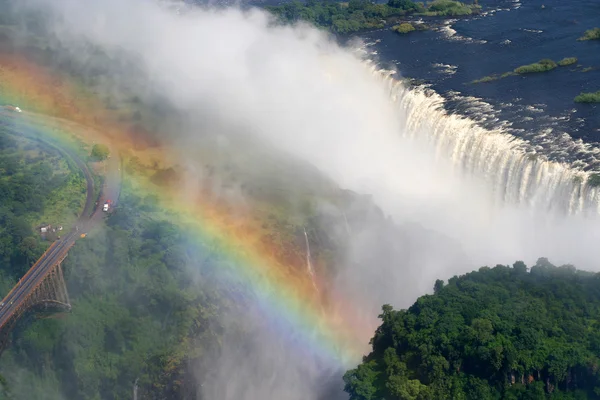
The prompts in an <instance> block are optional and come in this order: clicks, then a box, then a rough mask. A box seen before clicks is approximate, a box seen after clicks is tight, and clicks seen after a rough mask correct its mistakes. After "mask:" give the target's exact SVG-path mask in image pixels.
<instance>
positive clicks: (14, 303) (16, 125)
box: [0, 110, 121, 330]
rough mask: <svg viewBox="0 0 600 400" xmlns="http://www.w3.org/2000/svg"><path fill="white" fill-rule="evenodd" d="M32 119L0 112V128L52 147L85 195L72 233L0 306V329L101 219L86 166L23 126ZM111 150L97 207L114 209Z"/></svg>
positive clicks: (117, 181)
mask: <svg viewBox="0 0 600 400" xmlns="http://www.w3.org/2000/svg"><path fill="white" fill-rule="evenodd" d="M34 117H35V118H39V117H40V116H35V115H34V114H32V113H25V112H23V113H15V112H12V111H6V110H4V111H0V126H2V127H4V129H6V130H8V131H10V132H13V133H15V134H17V135H23V136H28V137H33V138H34V139H35V140H38V141H41V142H43V143H44V144H45V145H47V146H50V147H53V148H55V149H57V150H58V151H60V152H61V153H63V154H64V155H66V156H68V157H69V158H71V159H72V160H73V161H74V162H75V164H76V165H77V167H79V168H80V170H81V171H82V172H83V175H84V176H85V179H86V183H87V195H86V201H85V206H84V208H83V211H82V213H81V215H80V216H79V219H78V220H77V223H76V226H75V227H74V228H73V230H72V231H71V232H69V233H67V234H66V235H64V236H63V237H61V238H60V239H59V240H57V241H55V242H54V243H53V244H52V245H51V246H50V247H49V248H48V250H46V252H45V253H44V254H43V255H42V256H41V257H40V258H39V260H38V261H37V262H36V263H35V264H34V265H33V266H32V267H31V268H30V269H29V271H27V273H26V274H25V275H24V276H23V277H22V278H21V279H20V280H19V282H18V283H17V285H16V286H15V287H14V288H13V289H12V290H11V291H10V292H9V293H8V294H7V295H6V296H5V298H4V299H3V300H2V302H1V303H0V330H1V329H2V328H3V327H4V326H5V325H6V324H8V323H9V322H10V320H11V317H12V316H13V315H14V314H15V313H16V312H18V309H19V306H20V305H21V304H22V303H23V302H24V301H25V300H26V298H27V296H28V295H29V293H31V291H32V290H33V289H34V288H35V287H37V286H38V285H39V284H40V282H41V281H42V280H43V279H44V278H45V277H46V276H47V275H48V273H49V272H50V271H51V270H52V269H53V267H54V266H56V265H57V264H59V263H60V262H61V261H62V260H63V259H64V258H65V257H66V256H67V253H68V251H69V249H71V247H73V245H74V244H75V242H76V241H77V239H79V238H81V235H82V234H83V233H85V234H87V233H88V232H89V231H90V230H91V229H92V228H93V227H94V226H95V225H96V224H97V223H99V222H100V221H101V220H102V218H103V212H102V208H101V207H94V205H95V199H94V179H93V177H92V174H91V172H90V170H89V168H88V166H87V164H86V163H85V162H84V161H83V160H82V159H81V158H79V156H78V155H77V154H75V153H74V152H72V151H70V150H69V149H64V148H60V147H58V146H56V145H55V144H53V143H51V142H48V141H46V140H44V139H43V138H42V137H41V133H40V132H38V131H37V130H36V129H35V126H34V125H32V124H27V123H26V122H28V121H33V120H34ZM23 122H25V123H23ZM112 150H113V149H111V153H112V154H113V156H112V157H110V158H109V159H108V160H107V163H106V164H107V168H106V178H105V182H104V187H103V188H102V192H101V194H100V199H99V201H98V204H103V203H104V202H105V201H106V200H107V199H110V200H111V201H112V207H115V206H116V205H117V202H118V199H119V195H120V190H121V172H120V171H121V165H120V158H119V156H118V153H113V152H112Z"/></svg>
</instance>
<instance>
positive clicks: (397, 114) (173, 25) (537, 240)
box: [22, 0, 600, 400]
mask: <svg viewBox="0 0 600 400" xmlns="http://www.w3.org/2000/svg"><path fill="white" fill-rule="evenodd" d="M22 6H23V7H35V8H37V9H42V10H47V11H48V15H50V16H52V18H53V19H52V20H51V21H52V27H53V30H54V33H55V34H56V36H57V38H58V39H59V41H60V42H61V43H63V44H64V45H66V46H70V47H71V48H73V49H79V48H81V46H80V45H81V44H83V43H86V42H91V43H93V44H95V45H97V46H100V47H101V48H102V49H104V50H105V51H107V52H108V53H109V54H114V55H115V57H117V55H118V54H126V55H128V56H130V57H131V58H132V59H135V60H136V63H137V64H136V67H137V68H139V69H140V70H141V71H143V76H144V79H145V81H144V83H145V84H146V85H148V86H149V87H152V89H153V90H154V91H156V92H158V93H161V95H163V96H164V97H165V98H167V99H168V100H169V102H170V103H171V104H173V105H174V107H175V108H176V109H177V110H178V111H179V112H180V113H182V114H183V115H185V116H186V118H187V120H188V125H189V126H188V128H187V129H186V131H185V132H184V133H180V134H173V135H171V136H170V137H168V138H167V139H168V141H169V142H170V144H171V145H172V146H174V147H175V148H179V149H180V150H181V151H182V154H192V153H193V151H190V149H193V148H194V145H197V143H198V136H201V135H207V134H208V135H215V136H216V135H224V136H229V137H231V140H235V138H236V137H244V136H245V137H249V138H252V139H255V140H257V141H259V142H260V143H263V144H264V145H265V146H268V147H269V148H272V149H276V150H277V151H278V152H280V153H282V154H285V155H287V156H289V157H291V158H295V159H299V160H302V161H303V162H305V163H307V164H310V165H312V166H314V167H316V168H318V169H319V170H320V171H321V172H322V173H323V174H324V175H325V176H327V177H329V178H330V179H332V180H333V181H334V182H335V183H336V184H337V185H338V186H339V187H341V188H343V189H350V190H353V191H355V192H358V193H364V194H369V195H371V196H372V198H373V201H374V203H375V204H376V205H377V206H379V207H380V208H381V209H382V210H383V212H384V214H385V215H386V216H389V217H391V218H392V219H393V221H394V222H395V223H396V224H398V225H399V226H404V227H408V228H407V229H408V230H409V233H410V232H413V234H408V235H406V234H405V235H404V236H402V235H400V234H397V233H394V232H392V231H389V229H388V228H386V229H384V228H382V225H380V224H365V225H362V226H356V225H354V226H352V231H351V232H352V233H351V236H352V237H351V240H350V242H351V243H352V246H351V247H352V250H351V254H350V255H349V259H351V260H354V261H355V262H349V263H348V265H347V267H346V268H345V269H343V270H342V271H340V272H339V275H338V276H337V277H336V279H335V281H334V282H330V284H331V285H332V286H334V287H335V288H336V289H337V290H338V291H340V292H343V293H347V294H348V296H349V297H350V298H355V299H360V301H357V303H356V304H353V306H356V307H357V310H356V312H357V314H361V315H365V318H367V319H368V316H369V315H370V316H371V319H372V318H373V317H374V316H375V315H376V313H377V310H378V309H379V308H380V306H381V304H383V303H390V304H392V305H394V306H396V307H406V306H408V305H409V304H411V303H412V302H413V301H414V300H415V299H416V296H418V295H421V294H425V293H427V292H430V291H431V290H432V287H433V283H434V281H435V279H437V278H440V279H447V278H450V277H451V276H453V275H455V274H459V273H464V272H467V271H470V270H473V269H475V268H478V267H480V266H483V265H495V264H498V263H503V264H510V263H512V262H514V261H516V260H524V261H525V262H527V263H529V264H531V263H532V262H534V261H535V260H536V259H537V258H538V257H542V256H543V257H548V258H549V259H550V260H551V261H552V262H554V263H557V264H562V263H572V264H574V265H576V266H577V267H579V268H583V269H588V270H598V267H597V264H595V263H596V260H597V258H598V256H599V255H600V251H599V250H598V247H597V243H598V240H599V239H600V225H599V224H598V218H597V217H594V216H590V215H574V216H570V215H566V214H560V213H552V212H548V210H546V209H536V208H535V207H532V206H530V205H529V204H510V203H498V202H497V201H495V200H494V197H493V193H492V191H493V190H492V188H491V187H490V186H489V185H488V184H487V181H486V180H485V179H484V178H485V177H484V176H477V175H476V174H475V175H473V174H465V173H462V171H461V170H460V168H458V167H457V166H456V165H454V164H453V162H452V160H451V159H450V156H449V155H444V154H441V155H440V154H438V152H436V149H434V148H432V146H431V144H430V143H428V142H427V141H425V140H420V136H419V135H418V134H417V135H413V136H414V139H410V140H409V139H406V138H404V137H403V136H402V135H401V134H400V133H401V132H402V130H403V129H405V124H404V121H405V119H406V113H405V111H403V110H402V109H400V108H399V107H398V105H397V103H395V102H393V101H391V100H390V87H389V85H386V84H385V83H384V82H383V79H382V78H381V76H380V75H378V74H376V73H374V70H373V68H371V67H370V66H369V65H367V64H366V63H365V60H363V59H361V58H360V57H359V55H358V53H357V52H355V51H353V50H352V49H348V48H343V47H341V46H339V45H338V44H336V43H335V41H334V40H333V39H332V38H331V37H329V36H328V35H327V34H325V33H323V32H320V31H317V30H316V29H314V28H311V27H308V26H306V25H297V26H293V27H289V26H286V27H282V26H278V25H277V24H275V23H274V21H272V20H270V19H269V17H268V16H267V14H265V13H264V12H262V11H258V10H250V11H241V10H240V9H237V8H229V9H221V10H217V9H196V10H193V11H189V12H187V13H185V14H182V15H178V14H176V13H173V12H172V11H169V10H167V9H165V8H164V7H162V6H160V5H158V4H157V3H154V2H150V1H147V0H127V1H122V0H119V1H117V0H107V1H102V2H97V1H81V0H79V1H75V0H64V1H56V0H28V1H25V2H24V4H23V5H22ZM73 55H74V56H75V57H77V56H81V57H85V56H86V54H83V53H82V54H81V55H78V54H77V53H76V52H74V54H73ZM136 79H139V77H136ZM414 129H415V130H416V131H417V133H418V131H419V129H427V127H426V126H424V127H415V128H414ZM188 157H189V158H188V159H186V160H185V161H186V163H188V164H190V165H193V164H194V163H195V162H196V160H194V159H193V156H191V155H190V156H188ZM556 195H557V196H559V193H556ZM427 232H431V233H427ZM382 238H383V239H382ZM401 239H402V240H401ZM382 240H383V241H387V243H382ZM396 240H398V241H397V242H396ZM395 247H397V249H396V250H397V251H396V253H397V252H400V253H402V254H404V257H396V255H397V254H396V253H395V252H394V251H387V252H386V251H382V249H383V250H384V249H389V248H395ZM394 254H396V255H394ZM247 318H248V321H250V320H251V319H252V318H251V317H250V316H249V317H247ZM249 331H250V332H252V334H251V335H249V336H248V340H249V343H246V344H244V345H241V344H240V343H239V338H233V337H228V336H227V335H226V336H225V341H226V343H228V346H224V347H225V348H227V349H228V350H227V351H226V352H223V353H220V354H219V355H218V356H215V357H218V359H217V361H216V367H215V371H214V372H213V375H212V377H213V379H210V380H208V381H206V382H205V383H204V385H203V386H202V395H203V396H205V397H203V398H207V399H219V400H230V399H255V398H278V399H283V400H296V399H298V400H299V399H312V398H315V399H317V398H319V396H321V393H322V391H323V388H322V387H321V386H320V385H321V384H322V381H323V380H324V381H326V382H327V381H329V379H328V376H327V374H324V375H323V374H321V371H322V370H321V369H320V367H319V368H317V367H315V365H314V364H312V363H311V362H310V360H308V359H307V358H300V357H292V356H291V355H290V353H289V349H287V348H286V347H285V345H284V344H282V343H280V339H279V338H278V337H277V335H276V334H273V333H272V332H271V333H270V332H265V331H264V329H263V328H261V327H253V328H252V329H250V330H249ZM368 339H369V338H368V337H365V346H366V345H367V342H368ZM366 350H368V348H367V349H366ZM356 361H357V362H358V361H360V360H356ZM325 370H328V369H327V368H325ZM331 373H332V374H333V373H334V372H331ZM334 381H335V379H334ZM334 386H335V387H336V388H337V389H334V392H335V393H341V390H340V389H339V375H338V384H337V386H336V385H334ZM328 393H329V392H328ZM327 398H333V397H327ZM342 398H343V395H342Z"/></svg>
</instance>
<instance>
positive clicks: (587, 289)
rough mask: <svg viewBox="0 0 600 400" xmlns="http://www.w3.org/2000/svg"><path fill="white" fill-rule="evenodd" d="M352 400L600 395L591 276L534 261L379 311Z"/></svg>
mask: <svg viewBox="0 0 600 400" xmlns="http://www.w3.org/2000/svg"><path fill="white" fill-rule="evenodd" d="M380 318H381V319H382V324H381V326H380V327H379V328H378V329H377V331H376V332H375V335H374V337H373V339H372V340H371V343H372V346H373V350H372V352H371V354H370V355H369V356H367V357H366V358H365V359H364V360H363V363H362V364H361V365H359V366H358V367H357V368H356V369H353V370H351V371H348V372H347V373H346V375H345V376H344V380H345V383H346V386H345V389H346V391H347V392H348V393H349V394H350V396H351V399H352V400H369V399H371V400H375V399H384V398H385V399H414V400H417V399H465V400H466V399H473V400H487V399H546V398H548V399H550V398H552V399H586V398H598V395H600V373H599V372H600V371H599V368H598V365H600V353H599V352H600V329H598V328H600V326H599V324H600V322H599V321H600V274H592V273H587V272H582V271H577V270H575V268H574V267H573V266H570V265H565V266H562V267H555V266H553V265H551V264H550V263H549V262H548V260H547V259H544V258H541V259H539V260H538V261H537V263H536V265H535V266H533V267H532V268H531V270H530V271H529V272H528V270H527V267H526V265H525V264H524V263H522V262H516V263H515V264H514V265H513V267H512V268H511V267H508V266H502V265H498V266H496V267H494V268H488V267H484V268H481V269H480V270H479V271H478V272H472V273H469V274H466V275H463V276H460V277H457V276H455V277H453V278H452V279H450V280H449V281H448V284H447V285H445V284H444V282H443V281H440V280H438V281H437V282H436V284H435V287H434V294H433V295H427V296H423V297H420V298H419V299H418V300H417V301H416V302H415V303H414V304H413V305H412V306H411V307H410V308H409V309H408V310H400V311H395V310H393V309H392V307H390V306H389V305H385V306H383V312H382V314H381V315H380Z"/></svg>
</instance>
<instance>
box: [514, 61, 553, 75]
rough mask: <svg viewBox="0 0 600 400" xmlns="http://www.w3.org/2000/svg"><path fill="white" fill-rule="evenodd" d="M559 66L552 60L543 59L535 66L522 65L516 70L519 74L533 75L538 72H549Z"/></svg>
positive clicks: (534, 64)
mask: <svg viewBox="0 0 600 400" xmlns="http://www.w3.org/2000/svg"><path fill="white" fill-rule="evenodd" d="M556 66H557V64H556V63H555V62H554V61H552V60H550V59H547V58H545V59H543V60H540V61H538V62H536V63H533V64H528V65H522V66H520V67H517V68H515V73H517V74H532V73H537V72H547V71H551V70H553V69H554V68H556Z"/></svg>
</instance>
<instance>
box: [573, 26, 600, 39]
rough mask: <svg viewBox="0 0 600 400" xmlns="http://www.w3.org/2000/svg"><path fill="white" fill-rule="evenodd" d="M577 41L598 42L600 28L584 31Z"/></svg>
mask: <svg viewBox="0 0 600 400" xmlns="http://www.w3.org/2000/svg"><path fill="white" fill-rule="evenodd" d="M577 40H600V28H594V29H590V30H587V31H585V33H584V34H583V36H582V37H580V38H579V39H577Z"/></svg>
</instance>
